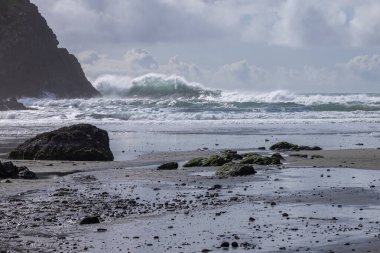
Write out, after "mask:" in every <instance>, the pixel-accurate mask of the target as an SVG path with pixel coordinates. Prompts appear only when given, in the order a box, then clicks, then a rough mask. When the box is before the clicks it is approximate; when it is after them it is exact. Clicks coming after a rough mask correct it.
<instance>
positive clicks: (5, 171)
mask: <svg viewBox="0 0 380 253" xmlns="http://www.w3.org/2000/svg"><path fill="white" fill-rule="evenodd" d="M0 178H13V179H16V178H23V179H36V178H37V176H36V174H35V173H34V172H32V171H30V170H29V169H28V168H27V167H25V166H22V167H17V166H16V165H14V164H13V163H12V162H3V163H2V162H0Z"/></svg>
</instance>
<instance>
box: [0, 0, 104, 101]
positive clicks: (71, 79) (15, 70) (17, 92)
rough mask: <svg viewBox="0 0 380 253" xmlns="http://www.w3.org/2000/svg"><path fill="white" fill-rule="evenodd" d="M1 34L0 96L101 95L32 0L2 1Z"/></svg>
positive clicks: (60, 96) (0, 15) (64, 96)
mask: <svg viewBox="0 0 380 253" xmlns="http://www.w3.org/2000/svg"><path fill="white" fill-rule="evenodd" d="M0 34H1V36H0V80H1V84H0V98H9V97H22V96H27V97H41V96H45V95H47V94H53V95H55V96H56V97H59V98H73V97H93V96H98V95H99V92H98V91H97V90H96V89H95V88H94V87H93V86H92V85H91V83H90V82H89V81H88V80H87V79H86V76H85V75H84V73H83V70H82V68H81V66H80V64H79V62H78V60H77V59H76V58H75V56H74V55H71V54H69V52H68V51H67V50H66V49H64V48H58V44H59V42H58V40H57V37H56V35H55V34H54V33H53V31H52V30H51V29H50V28H49V26H48V25H47V23H46V20H45V19H44V18H43V17H42V16H41V14H40V13H39V12H38V9H37V7H36V6H35V5H34V4H32V3H31V2H30V1H29V0H1V1H0Z"/></svg>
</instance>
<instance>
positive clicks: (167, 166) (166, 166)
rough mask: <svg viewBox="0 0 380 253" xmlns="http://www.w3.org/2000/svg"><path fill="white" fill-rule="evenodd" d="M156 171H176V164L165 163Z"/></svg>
mask: <svg viewBox="0 0 380 253" xmlns="http://www.w3.org/2000/svg"><path fill="white" fill-rule="evenodd" d="M157 169H158V170H176V169H178V163H175V162H171V163H165V164H162V165H161V166H159V167H158V168H157Z"/></svg>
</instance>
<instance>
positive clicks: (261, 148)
mask: <svg viewBox="0 0 380 253" xmlns="http://www.w3.org/2000/svg"><path fill="white" fill-rule="evenodd" d="M265 149H266V148H265V147H259V148H258V150H265Z"/></svg>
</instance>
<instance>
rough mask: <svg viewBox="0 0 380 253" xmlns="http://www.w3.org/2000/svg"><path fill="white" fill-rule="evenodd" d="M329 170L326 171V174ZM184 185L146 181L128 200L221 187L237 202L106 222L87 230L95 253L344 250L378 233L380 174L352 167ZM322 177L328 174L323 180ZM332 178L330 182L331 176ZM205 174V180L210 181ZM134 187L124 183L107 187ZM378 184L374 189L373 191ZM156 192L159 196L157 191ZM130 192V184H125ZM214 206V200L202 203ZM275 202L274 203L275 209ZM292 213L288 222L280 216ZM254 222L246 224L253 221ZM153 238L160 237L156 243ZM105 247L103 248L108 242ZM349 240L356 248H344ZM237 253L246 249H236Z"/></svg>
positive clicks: (298, 170) (297, 170) (262, 172)
mask: <svg viewBox="0 0 380 253" xmlns="http://www.w3.org/2000/svg"><path fill="white" fill-rule="evenodd" d="M328 170H329V171H328ZM195 174H199V175H201V176H202V178H203V179H202V180H201V181H199V182H198V183H193V184H192V183H190V184H187V185H186V186H183V187H180V186H178V184H174V183H173V182H170V181H166V180H160V181H154V180H151V181H149V180H143V181H141V180H140V181H136V182H133V184H134V185H135V187H133V190H132V191H131V192H129V194H130V195H128V197H133V196H140V197H141V198H142V199H143V200H144V201H145V200H146V201H155V200H158V201H159V202H160V201H165V200H170V199H172V198H173V197H176V196H177V197H178V196H181V198H184V199H185V198H186V199H194V200H195V198H194V196H197V195H201V194H204V193H205V192H207V191H209V192H213V191H210V190H207V189H208V187H209V186H210V185H212V184H214V183H216V182H218V183H219V184H221V185H222V189H221V190H217V191H214V192H217V193H218V194H219V197H218V199H219V200H223V199H224V200H229V199H231V198H233V197H235V198H237V199H238V200H237V202H231V203H228V201H227V202H226V203H225V204H222V205H220V206H219V205H216V206H215V205H206V206H203V207H199V208H197V209H190V210H189V211H190V212H189V214H186V212H184V211H183V210H178V211H174V212H166V213H164V214H160V215H153V216H143V217H140V218H138V217H136V218H133V219H127V220H125V221H123V222H121V221H119V222H117V221H116V222H115V223H112V224H104V226H107V229H108V231H107V232H106V233H104V234H103V233H102V234H99V233H90V234H89V237H90V238H91V241H93V242H102V243H99V244H96V243H95V244H94V246H95V248H94V250H95V251H94V252H101V251H107V252H118V251H119V249H124V250H125V249H128V250H130V251H131V252H134V251H136V252H200V251H201V250H202V249H210V250H213V251H215V252H219V251H221V250H222V249H221V248H220V244H221V243H222V242H223V241H228V242H230V243H231V242H234V241H236V242H238V243H239V245H240V244H241V243H249V244H248V245H255V252H277V251H278V250H280V249H281V248H283V247H284V248H285V249H286V251H287V252H294V251H300V252H305V251H308V252H327V251H328V250H329V249H335V250H336V248H337V245H339V247H343V250H342V251H340V250H336V251H335V252H347V250H348V251H351V249H354V248H355V244H353V243H352V242H353V240H360V239H371V240H372V239H373V238H374V236H376V235H377V234H379V232H380V225H379V219H378V213H379V211H380V200H379V197H378V196H379V193H380V192H379V189H380V172H379V171H370V170H355V169H333V168H332V169H316V168H305V169H302V168H294V169H283V170H278V169H269V170H260V171H259V173H258V174H257V175H255V176H254V177H249V178H250V179H248V178H244V179H243V181H241V182H239V180H240V179H224V180H216V179H213V178H209V179H207V176H208V175H206V174H205V173H203V172H199V173H192V174H191V175H195ZM321 174H324V177H321ZM327 175H329V177H327ZM205 177H206V178H205ZM116 184H119V187H120V188H125V186H126V185H127V186H130V184H131V183H130V182H124V183H123V180H119V181H118V182H117V183H111V185H108V184H106V185H104V187H105V188H107V189H113V188H115V192H117V188H118V187H116ZM371 186H374V187H371ZM154 187H159V188H160V190H159V191H154V190H153V189H154ZM127 188H128V187H127ZM203 201H204V202H208V203H211V202H210V200H206V199H205V200H203ZM271 202H275V203H276V205H271V204H270V203H271ZM283 213H287V214H288V215H289V216H288V217H284V216H283V215H282V214H283ZM250 217H253V218H255V220H254V221H251V222H250V221H249V218H250ZM154 236H159V238H158V239H154ZM103 242H104V243H103ZM347 242H350V243H351V245H349V246H346V247H345V246H344V244H346V243H347ZM233 252H247V249H243V248H242V246H239V247H238V248H237V249H234V250H233ZM248 252H249V250H248Z"/></svg>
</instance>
